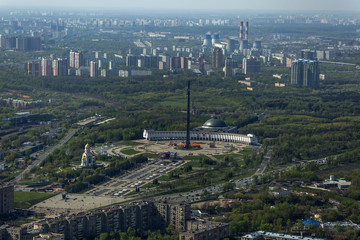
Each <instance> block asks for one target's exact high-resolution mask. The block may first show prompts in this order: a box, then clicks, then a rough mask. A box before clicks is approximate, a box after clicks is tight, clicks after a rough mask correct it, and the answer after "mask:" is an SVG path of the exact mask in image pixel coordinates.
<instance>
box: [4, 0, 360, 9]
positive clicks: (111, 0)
mask: <svg viewBox="0 0 360 240" xmlns="http://www.w3.org/2000/svg"><path fill="white" fill-rule="evenodd" d="M0 7H17V8H18V7H43V8H52V7H62V8H80V7H81V9H80V10H84V9H87V8H89V9H91V8H100V9H114V10H115V9H123V10H126V9H143V10H162V9H172V10H261V11H349V12H359V11H360V2H359V1H357V0H345V1H337V0H317V1H311V0H303V1H294V0H272V1H267V0H255V1H251V2H249V1H244V0H224V1H222V2H221V4H219V2H218V1H215V0H206V1H205V0H198V1H196V2H194V1H190V0H184V1H181V2H169V1H165V0H156V1H151V2H149V1H145V0H139V1H136V2H131V1H115V0H106V1H102V2H98V1H93V0H92V1H85V0H79V1H76V3H74V2H73V1H70V0H63V1H61V3H59V2H52V1H43V0H34V1H31V3H30V2H29V1H26V0H15V1H12V2H8V1H3V2H1V3H0ZM74 10H75V9H74Z"/></svg>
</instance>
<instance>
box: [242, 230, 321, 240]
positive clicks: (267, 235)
mask: <svg viewBox="0 0 360 240" xmlns="http://www.w3.org/2000/svg"><path fill="white" fill-rule="evenodd" d="M264 239H266V240H271V239H273V240H324V239H323V238H313V237H303V236H296V235H288V234H283V233H273V232H265V231H257V232H253V233H249V234H246V235H244V236H242V237H241V240H264Z"/></svg>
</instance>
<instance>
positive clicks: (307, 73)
mask: <svg viewBox="0 0 360 240" xmlns="http://www.w3.org/2000/svg"><path fill="white" fill-rule="evenodd" d="M319 72H320V67H319V62H318V61H317V60H308V59H298V60H295V61H293V62H292V65H291V84H292V85H299V86H305V87H313V88H317V87H318V86H319Z"/></svg>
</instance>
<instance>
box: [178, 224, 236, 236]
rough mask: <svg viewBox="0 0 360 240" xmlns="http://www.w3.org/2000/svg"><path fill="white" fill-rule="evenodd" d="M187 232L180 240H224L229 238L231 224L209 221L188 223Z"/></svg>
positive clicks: (183, 233) (182, 234)
mask: <svg viewBox="0 0 360 240" xmlns="http://www.w3.org/2000/svg"><path fill="white" fill-rule="evenodd" d="M187 229H188V230H187V231H186V232H181V233H180V234H179V240H222V239H225V238H226V237H228V236H229V224H227V223H219V222H209V221H196V220H195V221H188V222H187Z"/></svg>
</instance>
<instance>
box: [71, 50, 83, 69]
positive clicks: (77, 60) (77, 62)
mask: <svg viewBox="0 0 360 240" xmlns="http://www.w3.org/2000/svg"><path fill="white" fill-rule="evenodd" d="M81 66H84V56H83V54H82V52H80V51H73V50H71V51H70V67H71V68H80V67H81Z"/></svg>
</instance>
